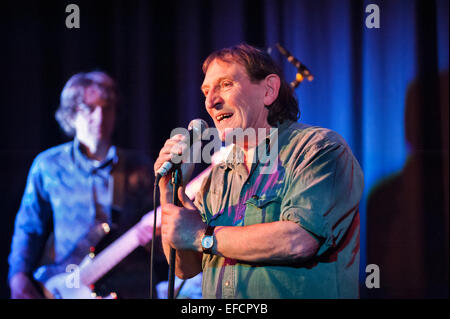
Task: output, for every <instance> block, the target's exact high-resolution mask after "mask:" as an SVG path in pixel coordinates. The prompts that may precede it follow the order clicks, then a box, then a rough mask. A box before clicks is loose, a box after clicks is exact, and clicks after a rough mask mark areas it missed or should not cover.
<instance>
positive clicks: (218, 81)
mask: <svg viewBox="0 0 450 319" xmlns="http://www.w3.org/2000/svg"><path fill="white" fill-rule="evenodd" d="M229 79H230V77H229V76H221V77H220V78H218V79H217V80H215V81H214V83H213V84H214V85H215V84H217V83H220V81H222V80H229ZM207 88H209V84H203V85H202V86H201V87H200V90H201V91H203V90H204V89H207Z"/></svg>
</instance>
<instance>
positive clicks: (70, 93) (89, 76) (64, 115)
mask: <svg viewBox="0 0 450 319" xmlns="http://www.w3.org/2000/svg"><path fill="white" fill-rule="evenodd" d="M91 86H94V87H95V88H96V89H98V90H99V91H100V92H101V93H102V95H103V97H104V98H105V99H107V100H109V103H111V105H113V106H114V107H116V106H117V99H118V94H117V85H116V82H115V81H114V79H113V78H111V77H110V76H109V75H108V74H106V73H105V72H103V71H92V72H87V73H77V74H75V75H73V76H72V77H71V78H70V79H69V80H68V81H67V83H66V85H65V86H64V88H63V90H62V92H61V97H60V105H59V107H58V109H57V110H56V113H55V118H56V121H57V122H58V124H59V126H60V127H61V128H62V130H63V131H64V133H66V135H67V136H69V137H73V136H74V135H75V133H76V132H75V128H74V126H73V120H74V118H75V115H76V113H77V110H78V106H79V105H80V104H82V103H84V95H85V91H86V89H87V88H88V87H91Z"/></svg>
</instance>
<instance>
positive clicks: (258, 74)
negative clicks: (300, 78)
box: [202, 43, 300, 127]
mask: <svg viewBox="0 0 450 319" xmlns="http://www.w3.org/2000/svg"><path fill="white" fill-rule="evenodd" d="M215 59H219V60H221V61H223V62H227V63H231V62H237V63H239V64H241V65H242V66H244V67H245V69H246V71H247V74H248V76H249V78H250V80H251V81H252V82H254V83H255V82H259V81H261V80H263V79H264V78H265V77H266V76H268V75H269V74H276V75H278V76H279V77H280V80H281V85H280V90H279V92H278V97H277V98H276V100H275V101H274V102H273V103H272V104H271V105H266V107H267V108H268V110H269V114H268V116H267V122H268V123H269V124H270V125H271V126H273V127H274V126H276V125H277V123H283V122H284V121H285V120H291V121H294V122H296V121H298V119H299V118H300V109H299V106H298V102H297V99H296V97H295V95H294V90H293V89H292V87H291V86H290V85H289V83H288V82H286V80H285V79H284V75H283V71H282V70H281V68H280V67H279V66H278V65H277V64H276V63H275V61H274V60H273V59H272V58H271V57H270V55H269V54H268V53H266V52H265V51H263V50H260V49H257V48H255V47H253V46H251V45H248V44H246V43H241V44H239V45H236V46H233V47H230V48H225V49H221V50H218V51H215V52H213V53H211V54H210V55H209V56H208V57H207V58H206V60H205V61H204V62H203V67H202V69H203V73H204V74H206V71H207V70H208V67H209V65H210V64H211V63H212V62H213V61H214V60H215Z"/></svg>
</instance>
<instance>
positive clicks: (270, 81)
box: [264, 74, 281, 106]
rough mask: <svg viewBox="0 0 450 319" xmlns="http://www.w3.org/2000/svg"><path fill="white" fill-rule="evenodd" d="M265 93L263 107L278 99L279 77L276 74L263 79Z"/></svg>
mask: <svg viewBox="0 0 450 319" xmlns="http://www.w3.org/2000/svg"><path fill="white" fill-rule="evenodd" d="M264 83H265V88H266V92H265V95H264V105H266V106H268V105H271V104H272V103H273V102H274V101H275V100H276V99H277V97H278V92H279V91H280V83H281V80H280V77H279V76H278V75H276V74H269V75H268V76H266V78H265V79H264Z"/></svg>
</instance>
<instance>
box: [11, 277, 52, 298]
mask: <svg viewBox="0 0 450 319" xmlns="http://www.w3.org/2000/svg"><path fill="white" fill-rule="evenodd" d="M9 287H10V288H11V299H43V298H44V296H43V295H42V294H41V293H40V292H39V291H38V289H36V287H35V285H34V284H33V282H32V281H31V279H30V278H29V277H28V275H26V274H25V273H22V272H19V273H17V274H15V275H14V276H12V277H11V279H10V281H9Z"/></svg>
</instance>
